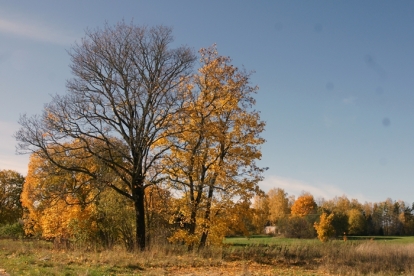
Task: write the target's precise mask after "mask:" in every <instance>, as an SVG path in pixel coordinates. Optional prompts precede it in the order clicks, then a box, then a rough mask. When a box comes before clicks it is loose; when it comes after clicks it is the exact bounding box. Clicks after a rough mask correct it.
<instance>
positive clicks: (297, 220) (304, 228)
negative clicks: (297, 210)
mask: <svg viewBox="0 0 414 276" xmlns="http://www.w3.org/2000/svg"><path fill="white" fill-rule="evenodd" d="M278 226H279V228H280V230H281V232H282V234H283V235H284V236H285V237H286V238H298V239H309V238H314V237H315V236H316V233H315V229H314V228H313V220H312V219H309V218H306V217H299V216H292V217H289V218H285V219H282V220H280V221H279V223H278Z"/></svg>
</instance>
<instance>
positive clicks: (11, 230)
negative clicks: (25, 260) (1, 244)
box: [0, 222, 24, 240]
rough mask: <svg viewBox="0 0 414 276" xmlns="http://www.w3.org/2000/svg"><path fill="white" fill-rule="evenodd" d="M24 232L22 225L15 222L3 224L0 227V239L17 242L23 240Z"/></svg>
mask: <svg viewBox="0 0 414 276" xmlns="http://www.w3.org/2000/svg"><path fill="white" fill-rule="evenodd" d="M23 236H24V230H23V224H21V223H20V222H16V223H13V224H4V225H2V226H0V238H9V239H14V240H17V239H19V238H23Z"/></svg>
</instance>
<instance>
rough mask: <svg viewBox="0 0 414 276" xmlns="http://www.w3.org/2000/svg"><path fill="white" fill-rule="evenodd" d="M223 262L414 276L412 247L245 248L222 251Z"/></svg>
mask: <svg viewBox="0 0 414 276" xmlns="http://www.w3.org/2000/svg"><path fill="white" fill-rule="evenodd" d="M223 259H224V260H227V261H233V260H252V261H254V262H257V263H263V264H267V265H286V266H300V267H303V268H306V269H312V270H316V271H318V270H319V271H328V272H329V273H332V274H335V275H401V274H403V275H414V244H386V243H381V242H376V241H364V242H341V241H331V242H327V243H301V242H298V243H285V244H279V245H269V246H263V245H249V246H246V247H232V248H228V249H226V250H225V251H224V254H223Z"/></svg>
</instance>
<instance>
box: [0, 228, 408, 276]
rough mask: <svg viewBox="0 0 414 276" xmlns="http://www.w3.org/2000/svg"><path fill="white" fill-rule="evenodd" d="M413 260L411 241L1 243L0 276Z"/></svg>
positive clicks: (362, 268)
mask: <svg viewBox="0 0 414 276" xmlns="http://www.w3.org/2000/svg"><path fill="white" fill-rule="evenodd" d="M413 260H414V237H374V239H371V238H370V239H369V240H366V239H365V238H364V237H351V238H349V240H348V241H347V242H344V241H341V240H334V241H330V242H327V243H321V242H319V241H318V240H316V239H300V240H299V239H285V238H273V237H268V236H253V237H250V238H243V237H234V238H227V239H226V240H225V245H224V246H223V247H210V248H208V249H206V250H203V251H201V252H187V250H186V248H185V247H183V246H172V245H164V246H161V247H154V248H152V249H151V250H148V251H145V252H136V253H129V252H126V251H125V250H123V249H120V248H119V249H116V248H115V249H113V250H104V251H100V250H84V249H82V248H78V249H76V250H75V249H71V250H55V249H53V245H52V244H51V243H48V242H44V241H35V240H30V241H23V240H19V241H13V240H0V275H187V276H189V275H209V276H215V275H244V276H248V275H250V276H251V275H286V276H287V275H305V276H310V275H313V276H316V275H414V262H413ZM2 271H3V272H2ZM2 273H3V274H2Z"/></svg>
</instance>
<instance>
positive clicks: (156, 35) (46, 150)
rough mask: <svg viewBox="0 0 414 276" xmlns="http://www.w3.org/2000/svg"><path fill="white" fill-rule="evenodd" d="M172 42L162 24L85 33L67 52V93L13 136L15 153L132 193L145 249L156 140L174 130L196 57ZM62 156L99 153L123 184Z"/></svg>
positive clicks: (160, 148)
mask: <svg viewBox="0 0 414 276" xmlns="http://www.w3.org/2000/svg"><path fill="white" fill-rule="evenodd" d="M172 42H173V37H172V30H171V29H170V28H168V27H164V26H157V27H154V28H147V27H137V26H135V25H133V24H125V23H124V22H121V23H119V24H117V25H115V26H114V27H111V26H105V27H104V28H103V29H97V30H94V31H87V32H86V36H85V38H83V39H82V41H81V42H80V43H77V44H75V45H74V46H73V47H72V49H71V51H70V52H69V54H70V56H71V60H72V64H71V66H70V68H71V69H72V74H73V78H72V79H70V80H69V81H68V82H67V90H68V91H67V94H66V95H63V96H54V97H53V99H52V101H51V102H50V103H49V104H47V105H46V106H45V109H44V111H43V113H42V114H41V115H37V116H33V117H28V116H22V117H21V118H20V121H19V123H20V125H21V128H20V130H19V131H18V132H17V133H16V135H15V136H16V139H17V140H18V142H19V144H18V152H20V153H36V154H39V155H40V156H41V157H42V158H47V159H48V160H49V161H50V162H52V163H53V164H55V165H56V166H58V167H60V168H63V169H66V170H71V171H77V172H82V173H84V174H86V175H90V176H91V177H94V178H96V179H99V180H100V181H104V182H105V183H106V185H107V186H108V187H111V188H112V189H114V190H115V191H117V192H118V193H120V194H122V195H124V196H126V197H127V198H129V199H131V200H132V201H133V202H134V206H135V213H136V226H137V227H136V229H137V232H136V240H137V244H138V246H139V247H140V248H141V249H144V248H145V217H144V189H145V188H146V187H147V186H148V185H151V184H152V183H154V182H156V181H157V176H158V171H157V170H156V169H155V166H154V165H156V164H157V162H158V160H159V159H160V158H161V157H162V156H163V154H164V153H165V152H166V151H167V150H168V146H167V145H165V144H164V143H158V141H160V140H162V139H164V138H165V135H171V133H170V132H167V131H166V130H167V129H170V126H171V124H172V123H173V122H172V119H171V118H173V117H174V116H172V115H173V114H175V113H176V112H178V111H179V110H180V107H181V105H182V95H181V92H180V87H181V83H182V81H183V80H184V79H185V77H186V76H187V75H188V74H189V73H190V72H191V71H190V69H191V67H192V65H193V61H194V59H195V58H194V54H193V52H192V51H191V50H190V49H189V48H188V47H185V46H181V47H178V48H175V49H171V47H170V46H171V43H172ZM73 141H76V143H72V142H73ZM68 142H70V143H68ZM80 149H82V150H81V151H80ZM78 152H82V156H78V154H77V153H78ZM85 152H86V153H87V154H85ZM65 156H68V158H69V159H71V158H73V157H79V158H82V159H87V158H94V159H98V160H99V161H100V162H102V164H104V165H105V166H107V167H108V168H109V169H110V172H111V175H115V176H116V178H117V180H120V181H117V183H120V182H121V183H122V185H115V184H113V183H112V182H111V181H110V180H111V179H107V177H106V176H105V174H101V173H96V171H94V170H91V169H90V168H89V167H88V166H83V165H82V163H81V162H75V163H74V162H68V161H67V160H65V158H64V157H65ZM87 163H88V162H86V164H87Z"/></svg>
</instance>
